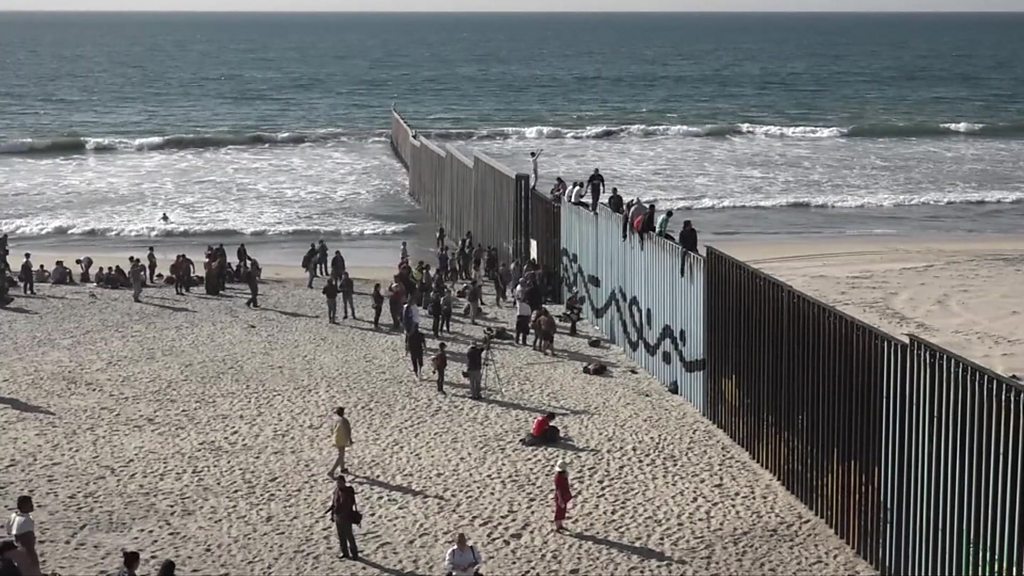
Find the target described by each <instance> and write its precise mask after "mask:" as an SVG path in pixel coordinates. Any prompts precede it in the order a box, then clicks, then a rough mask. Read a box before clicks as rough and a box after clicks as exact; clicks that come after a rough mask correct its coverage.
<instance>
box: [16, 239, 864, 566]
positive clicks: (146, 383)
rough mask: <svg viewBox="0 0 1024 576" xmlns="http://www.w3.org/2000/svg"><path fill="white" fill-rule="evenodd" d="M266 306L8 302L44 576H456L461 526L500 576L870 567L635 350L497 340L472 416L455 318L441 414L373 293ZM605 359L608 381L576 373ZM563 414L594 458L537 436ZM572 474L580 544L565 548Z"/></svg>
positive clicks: (292, 290)
mask: <svg viewBox="0 0 1024 576" xmlns="http://www.w3.org/2000/svg"><path fill="white" fill-rule="evenodd" d="M65 259H67V258H65ZM38 261H44V262H47V265H48V266H49V264H50V263H51V262H50V261H49V260H38ZM283 275H287V274H286V273H285V274H283ZM270 276H273V274H271V275H270ZM320 286H321V284H320V282H318V283H317V287H318V288H319V287H320ZM360 288H361V290H363V291H365V289H366V286H365V285H362V286H361V287H360ZM262 290H263V295H262V296H261V304H262V306H263V308H262V309H261V310H249V309H247V308H246V307H245V306H244V304H243V303H244V299H245V296H243V294H244V291H243V290H239V289H234V290H230V291H229V292H228V295H227V296H226V297H208V296H205V295H202V294H198V293H195V292H193V294H192V295H189V296H187V297H176V296H175V295H174V291H173V290H172V289H171V288H169V287H163V288H156V289H147V290H145V291H144V293H143V300H144V303H142V304H134V303H132V301H131V294H130V291H128V290H117V291H110V290H102V289H96V288H93V287H81V286H79V287H55V286H46V285H44V286H39V287H38V288H37V291H38V293H39V296H38V297H36V298H18V300H17V301H16V302H15V303H14V304H13V306H12V308H10V309H8V310H5V311H0V343H2V344H0V428H2V429H3V431H4V441H3V444H2V448H0V450H2V452H0V498H2V499H3V501H4V503H7V504H9V505H13V503H14V500H15V498H16V496H17V495H19V494H23V493H27V494H32V495H33V496H34V497H35V500H36V504H37V508H38V510H37V512H36V513H35V514H34V516H35V517H36V523H37V532H38V535H39V537H40V545H39V547H40V550H41V555H42V559H43V563H44V570H46V571H59V572H61V573H62V574H65V575H67V574H98V573H101V572H104V571H112V570H114V569H116V567H117V565H118V562H119V558H120V552H119V551H120V550H121V549H137V550H140V551H141V552H142V555H143V564H142V570H141V571H140V572H142V573H144V574H151V573H153V572H155V571H156V567H157V566H158V565H159V562H160V561H161V560H162V559H164V558H173V559H174V560H175V561H176V562H177V563H178V567H179V572H180V573H182V574H199V573H201V574H381V573H383V574H407V573H408V574H440V573H441V561H442V558H443V554H444V551H445V549H446V548H447V547H448V545H449V544H448V539H449V536H450V534H451V533H452V532H453V531H456V530H461V531H465V532H466V533H467V534H468V535H469V536H470V538H471V540H472V541H474V542H475V544H476V545H477V546H479V548H480V549H481V550H482V552H483V553H484V555H485V556H486V557H487V563H486V564H485V566H484V571H485V572H486V573H488V574H492V575H495V574H502V575H503V574H708V573H715V574H853V573H871V572H872V570H871V568H870V567H869V566H868V565H867V564H866V563H864V562H863V561H862V560H860V559H858V558H857V557H856V556H855V554H854V553H853V552H852V551H851V550H850V549H849V548H848V547H846V546H845V545H844V544H843V543H842V542H841V541H840V540H839V538H837V537H836V536H835V535H834V534H832V532H831V531H830V530H829V529H828V527H827V526H826V525H825V524H824V523H823V522H822V521H821V520H819V519H817V518H815V517H814V516H813V515H812V514H811V513H810V512H809V511H808V510H807V509H805V508H804V507H803V506H802V505H800V503H799V502H797V501H796V500H795V499H794V498H793V497H792V496H790V495H789V494H788V493H786V491H785V490H784V489H783V488H782V487H781V486H780V485H779V484H778V482H776V481H775V480H774V479H773V478H772V477H771V476H770V475H769V474H768V473H766V472H765V471H764V470H762V469H760V468H759V467H758V466H757V465H756V464H755V463H754V462H753V461H752V460H751V459H750V458H749V457H748V456H747V455H746V454H745V453H744V452H743V451H742V450H741V449H740V448H739V447H737V446H736V445H734V444H733V443H732V442H730V441H729V440H728V438H727V437H726V436H725V434H723V433H722V432H721V431H719V430H718V429H716V428H715V427H714V426H713V425H711V424H710V423H709V422H707V421H705V420H704V419H703V418H701V417H700V416H699V415H698V414H697V413H696V412H695V411H693V410H692V409H690V408H689V407H688V406H687V405H686V404H685V403H684V402H682V401H681V400H680V399H679V398H677V397H673V396H670V395H669V394H667V393H666V392H665V391H663V390H662V389H661V386H659V385H658V383H657V382H655V381H654V380H653V379H651V378H649V377H647V376H645V375H643V374H633V373H631V372H630V371H629V369H630V367H631V365H630V363H629V361H628V360H626V359H625V357H624V356H623V355H622V354H621V353H619V352H617V351H614V350H603V351H598V350H594V349H591V348H588V347H587V346H586V342H585V340H584V339H583V338H569V337H567V336H565V335H560V336H559V337H558V338H557V340H556V343H555V345H556V348H557V349H558V350H559V351H560V354H559V357H558V358H556V359H551V358H546V357H543V356H541V355H539V354H538V353H535V352H532V351H530V350H528V349H524V348H517V347H515V346H512V345H510V344H508V343H501V344H498V345H497V346H496V351H495V357H496V359H497V371H498V372H499V373H500V376H501V382H500V386H499V385H498V383H497V382H495V381H494V380H493V377H489V378H488V379H487V381H486V384H487V390H486V391H485V396H486V400H484V401H481V402H476V401H471V400H469V399H467V398H466V397H465V395H466V389H465V384H464V380H463V379H462V378H461V377H460V371H461V366H459V365H458V364H459V363H461V362H462V361H463V360H464V356H463V354H462V353H463V352H464V350H465V348H466V346H467V343H468V342H469V340H470V339H471V338H474V337H479V336H480V334H481V328H479V327H472V326H468V325H466V324H463V323H462V322H461V320H459V319H456V322H454V323H453V329H454V331H455V332H456V333H455V334H453V335H452V337H451V338H450V339H447V340H448V342H449V346H450V351H451V352H453V354H452V358H453V360H454V361H455V362H453V366H451V367H450V369H449V381H450V384H449V391H450V393H449V395H448V396H447V397H441V396H439V395H438V394H437V393H436V392H435V391H434V385H433V383H432V382H428V381H424V382H415V381H414V380H413V377H412V375H411V373H410V372H409V369H408V367H407V363H406V360H405V358H404V356H403V352H402V349H403V345H402V339H401V337H400V336H398V335H397V334H393V333H389V332H386V331H375V330H373V329H372V327H371V326H370V325H369V324H368V323H367V322H366V321H365V320H364V319H363V318H365V317H366V316H367V315H368V314H369V305H368V299H367V298H366V296H365V295H363V296H359V297H358V299H357V308H358V310H359V313H360V315H361V316H360V318H361V319H360V320H358V321H351V320H350V321H345V322H343V323H342V325H340V326H331V325H328V324H327V322H326V319H325V307H324V302H323V298H322V296H321V294H320V291H319V289H317V290H307V289H305V288H304V286H303V285H302V284H301V281H298V280H287V279H277V280H271V281H268V282H267V283H265V284H264V286H263V287H262ZM488 310H490V311H492V312H493V311H494V309H493V307H489V308H488ZM385 313H386V311H385ZM500 321H501V323H502V324H504V325H510V321H511V316H510V311H509V310H508V309H505V310H503V311H502V312H501V315H500ZM434 345H435V342H433V341H432V340H431V341H430V347H431V350H433V348H434ZM598 357H600V358H602V359H603V360H604V361H605V362H607V363H609V364H610V365H611V375H609V376H607V377H590V376H585V375H583V374H581V372H580V368H581V365H582V363H583V362H584V361H587V360H590V359H594V358H598ZM492 370H493V369H492ZM338 405H344V406H346V407H347V409H348V414H349V417H350V419H351V421H352V425H353V429H354V430H353V432H354V437H355V446H354V447H353V448H352V449H351V450H350V451H349V468H350V469H351V471H352V473H353V475H352V476H351V479H352V480H353V481H354V482H355V487H356V491H357V493H358V499H359V501H360V507H361V509H362V511H363V512H364V513H365V520H364V522H363V526H362V527H361V528H359V529H357V538H358V540H359V545H360V546H361V549H362V550H361V552H362V556H363V558H364V559H365V562H364V563H361V564H356V563H352V562H346V561H343V560H339V559H337V558H336V554H337V543H336V539H335V536H334V531H333V526H332V525H331V524H330V523H329V522H328V520H327V517H326V516H325V515H324V514H323V512H324V510H325V509H326V507H327V505H328V503H329V497H330V493H331V489H332V483H331V482H330V480H328V478H327V476H326V472H327V469H328V468H329V466H330V464H331V462H332V460H333V457H334V451H333V448H332V445H331V435H330V430H329V424H328V423H329V413H330V411H331V409H332V408H333V407H335V406H338ZM548 410H552V411H556V412H558V413H560V414H563V415H564V416H561V417H559V419H558V420H557V421H556V424H558V425H559V426H561V427H562V429H563V430H564V431H565V432H566V433H568V434H569V435H570V436H572V437H573V438H574V440H575V446H576V448H575V449H572V450H566V449H560V448H525V447H522V446H520V445H518V444H517V439H518V438H519V437H520V436H521V435H522V434H524V433H525V432H526V431H528V429H529V427H530V423H531V421H532V419H533V418H534V417H535V416H536V415H537V414H538V413H541V412H545V411H548ZM563 458H564V459H565V460H566V461H567V462H568V464H569V467H570V469H571V481H572V484H573V488H574V491H575V494H576V497H577V499H576V501H575V508H574V509H571V510H570V521H569V522H568V526H569V527H570V528H571V530H572V531H573V532H574V533H573V535H555V534H553V533H552V525H551V518H552V513H553V503H552V498H553V494H552V493H553V483H552V482H553V480H552V479H553V469H554V465H555V463H556V462H557V461H558V460H559V459H563Z"/></svg>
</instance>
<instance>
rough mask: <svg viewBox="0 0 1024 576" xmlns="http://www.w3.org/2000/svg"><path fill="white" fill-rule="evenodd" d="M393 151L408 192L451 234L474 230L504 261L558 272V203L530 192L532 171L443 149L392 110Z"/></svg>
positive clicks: (461, 233) (448, 146)
mask: <svg viewBox="0 0 1024 576" xmlns="http://www.w3.org/2000/svg"><path fill="white" fill-rule="evenodd" d="M391 149H392V150H393V151H394V153H395V156H397V157H398V160H399V161H400V162H401V163H402V165H403V166H405V168H406V170H408V172H409V195H410V196H412V198H413V199H414V200H416V202H417V203H418V204H419V205H420V206H421V207H422V208H423V209H424V210H425V211H426V212H427V213H428V214H430V216H432V217H433V218H434V220H436V221H437V222H438V224H440V225H441V226H444V227H445V230H446V231H447V233H448V236H449V238H452V239H456V238H460V237H462V236H464V235H465V234H466V232H472V233H473V237H474V238H475V239H476V240H477V241H478V242H480V243H482V244H484V245H488V246H494V247H496V248H498V251H499V253H500V254H502V255H504V256H505V258H506V259H509V260H511V259H518V260H520V261H521V262H525V261H526V260H528V259H530V258H534V259H536V260H537V263H538V264H539V265H540V266H542V267H544V268H547V269H548V270H557V262H558V249H559V247H558V240H559V235H558V228H559V226H560V220H559V216H558V205H557V204H555V203H554V202H552V200H551V199H550V198H547V197H546V196H544V195H543V194H538V193H536V192H531V190H530V176H529V175H527V174H522V173H517V172H515V171H513V170H512V169H510V168H508V167H507V166H505V165H503V164H501V163H499V162H496V161H495V160H493V159H491V158H489V157H487V156H485V155H483V154H480V153H479V152H478V153H475V154H473V156H472V158H470V157H468V156H466V155H465V154H463V153H462V152H461V151H459V150H458V149H457V148H456V147H454V146H451V145H447V146H445V147H444V148H441V147H440V146H439V145H437V144H436V143H434V142H432V141H431V140H429V139H428V138H426V137H424V136H422V135H420V134H418V133H416V131H415V130H413V129H412V128H411V127H410V126H409V124H408V123H407V122H406V121H405V119H404V118H402V115H401V114H399V112H398V111H397V110H394V109H393V110H392V112H391ZM533 228H536V229H537V233H536V234H535V233H533V232H532V229H533ZM554 285H555V286H557V285H558V282H557V278H555V279H554Z"/></svg>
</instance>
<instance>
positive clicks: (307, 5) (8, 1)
mask: <svg viewBox="0 0 1024 576" xmlns="http://www.w3.org/2000/svg"><path fill="white" fill-rule="evenodd" d="M623 9H626V10H629V11H648V10H649V11H763V10H779V11H933V10H941V11H966V12H971V11H1022V10H1024V0H634V1H632V2H628V3H623V2H622V1H621V0H559V1H558V2H551V1H550V0H488V1H483V0H0V11H2V10H109V11H126V10H179V11H192V10H196V11H288V12H301V11H474V12H475V11H567V12H572V11H618V10H623Z"/></svg>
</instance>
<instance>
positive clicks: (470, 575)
mask: <svg viewBox="0 0 1024 576" xmlns="http://www.w3.org/2000/svg"><path fill="white" fill-rule="evenodd" d="M483 563H484V560H483V556H482V555H481V554H480V551H479V550H477V549H476V547H475V546H473V545H471V544H469V543H467V542H466V535H465V534H463V533H462V532H459V533H458V534H456V535H455V545H454V546H452V547H451V548H449V549H448V552H446V553H445V555H444V570H445V575H446V576H476V574H478V573H479V572H480V565H481V564H483Z"/></svg>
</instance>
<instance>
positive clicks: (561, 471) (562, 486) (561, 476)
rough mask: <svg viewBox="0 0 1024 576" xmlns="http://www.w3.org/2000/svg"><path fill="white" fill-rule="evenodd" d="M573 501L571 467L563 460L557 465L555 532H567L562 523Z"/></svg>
mask: <svg viewBox="0 0 1024 576" xmlns="http://www.w3.org/2000/svg"><path fill="white" fill-rule="evenodd" d="M571 501H572V490H571V489H570V488H569V467H568V466H566V464H565V462H564V461H562V460H559V461H558V464H557V465H555V530H557V531H558V532H563V531H565V526H563V524H562V522H564V521H565V516H566V513H567V512H568V511H569V502H571Z"/></svg>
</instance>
